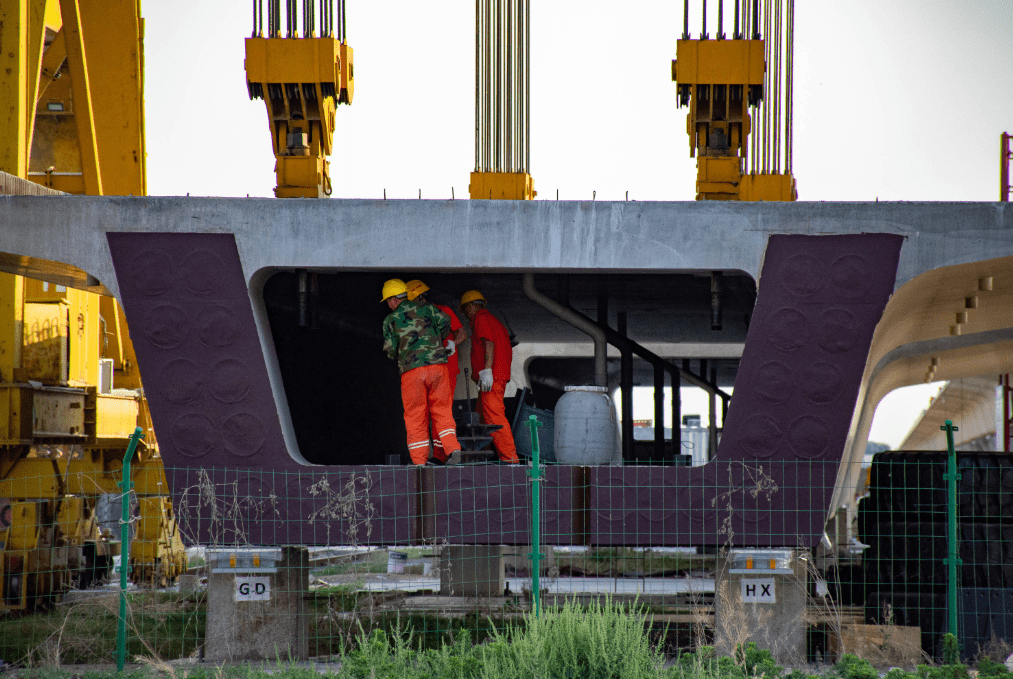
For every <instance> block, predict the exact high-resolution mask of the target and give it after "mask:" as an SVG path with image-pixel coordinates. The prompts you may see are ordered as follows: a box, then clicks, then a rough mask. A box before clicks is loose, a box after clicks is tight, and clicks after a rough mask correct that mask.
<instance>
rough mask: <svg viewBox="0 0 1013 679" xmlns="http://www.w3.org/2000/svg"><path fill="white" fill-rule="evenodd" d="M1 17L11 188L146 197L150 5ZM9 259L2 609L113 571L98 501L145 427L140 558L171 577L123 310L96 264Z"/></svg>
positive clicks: (136, 558)
mask: <svg viewBox="0 0 1013 679" xmlns="http://www.w3.org/2000/svg"><path fill="white" fill-rule="evenodd" d="M0 27H2V29H0V72H5V73H6V74H7V75H6V76H5V77H3V78H0V172H2V173H6V175H5V177H4V179H5V180H4V181H3V182H2V184H3V186H5V187H7V191H8V192H9V193H55V192H63V193H69V194H85V195H144V194H145V193H146V184H145V151H144V108H143V107H144V93H143V67H144V53H143V33H144V23H143V19H142V18H141V13H140V4H139V2H138V1H137V0H4V2H3V3H0ZM35 185H41V187H45V188H38V187H36V186H35ZM0 259H2V260H3V265H4V272H2V273H0V610H7V609H25V608H30V607H32V606H33V605H35V604H36V603H37V602H44V601H46V600H49V599H51V598H52V597H53V596H54V595H58V594H59V593H60V592H62V591H64V590H66V589H67V588H68V587H70V586H72V585H74V584H77V585H79V586H84V585H87V584H88V583H89V582H90V581H92V580H94V579H95V578H101V577H102V576H104V575H105V574H106V573H107V572H108V568H109V567H110V566H111V557H112V556H113V552H114V551H115V550H116V549H117V548H118V545H117V543H115V541H113V540H111V539H110V536H109V535H107V534H103V531H102V529H101V528H100V525H99V521H98V519H99V518H100V517H99V516H98V510H99V508H100V505H101V502H102V498H103V497H105V498H109V497H111V496H112V495H113V494H116V493H118V492H119V489H118V488H117V485H116V483H117V481H119V480H120V478H119V477H120V472H121V470H122V458H123V455H124V453H125V450H126V447H127V441H128V438H129V436H130V434H131V433H132V432H133V431H134V428H135V427H136V426H141V427H142V428H143V429H144V430H145V432H146V436H145V444H144V445H143V446H142V447H141V448H140V449H139V450H138V452H137V459H136V461H135V462H134V466H133V469H134V472H133V476H134V482H135V486H136V492H137V496H138V505H139V509H138V512H139V520H138V524H137V531H136V538H135V541H134V542H133V544H132V546H131V553H130V555H129V556H130V567H131V570H132V572H133V578H134V580H135V581H137V582H140V581H155V580H157V581H159V582H166V581H168V580H171V579H172V578H174V577H175V576H176V575H177V574H178V573H179V572H181V570H182V569H183V568H185V561H186V556H185V553H184V551H183V545H182V542H181V541H180V538H179V532H178V529H177V525H176V522H175V520H174V518H173V514H172V505H171V503H170V501H169V499H168V498H167V497H166V496H165V495H164V493H165V492H166V490H167V488H168V485H167V484H166V483H165V474H164V470H163V469H162V464H161V458H160V457H159V456H158V448H157V444H156V441H155V435H154V432H153V431H152V427H151V420H150V417H149V415H148V409H147V402H146V400H145V399H144V398H143V396H142V392H141V382H140V375H139V372H138V368H137V364H136V359H135V357H134V351H133V345H132V344H131V341H130V336H129V333H128V331H127V326H126V318H125V316H124V314H123V311H122V309H121V308H120V307H119V305H118V303H117V302H116V300H115V299H114V298H112V297H109V296H107V295H102V294H99V293H101V292H103V288H102V286H101V284H100V283H99V282H98V281H94V280H93V279H92V280H89V277H87V276H86V275H84V272H81V273H82V276H81V278H80V280H70V279H66V280H64V279H63V278H61V276H58V275H56V274H54V276H53V278H52V279H51V280H50V281H40V280H34V279H29V278H25V277H23V276H19V275H16V271H17V260H16V258H13V257H10V256H7V257H2V256H0ZM75 286H76V287H75Z"/></svg>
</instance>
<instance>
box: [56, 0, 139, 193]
mask: <svg viewBox="0 0 1013 679" xmlns="http://www.w3.org/2000/svg"><path fill="white" fill-rule="evenodd" d="M64 1H66V0H64ZM79 6H80V10H81V26H82V30H83V32H84V42H85V44H86V45H87V51H88V86H89V88H90V93H91V110H92V112H93V119H94V123H93V124H94V128H95V139H96V148H97V149H98V156H99V158H100V159H101V161H102V168H101V169H102V193H103V194H105V195H107V196H143V195H146V194H147V192H148V191H147V183H146V180H145V145H144V71H143V68H144V63H143V59H144V45H143V40H144V36H143V28H144V23H143V20H142V19H141V9H140V2H139V0H79ZM71 75H72V76H73V75H74V74H73V73H72V74H71ZM74 85H75V87H74V105H75V108H76V107H77V89H78V88H77V80H76V76H75V79H74ZM82 148H83V147H82ZM86 192H87V193H89V194H90V193H91V192H90V191H86Z"/></svg>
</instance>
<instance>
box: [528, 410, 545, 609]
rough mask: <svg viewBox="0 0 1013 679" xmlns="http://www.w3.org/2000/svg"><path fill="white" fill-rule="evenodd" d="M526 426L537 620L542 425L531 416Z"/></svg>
mask: <svg viewBox="0 0 1013 679" xmlns="http://www.w3.org/2000/svg"><path fill="white" fill-rule="evenodd" d="M528 426H530V427H531V471H530V472H528V476H530V477H531V554H529V555H528V556H530V557H531V596H532V597H534V605H535V617H536V618H537V617H538V614H539V608H540V605H539V597H540V596H541V584H540V583H539V575H540V574H541V570H542V569H541V562H542V546H541V544H540V543H541V539H542V536H541V525H542V522H541V510H542V498H541V493H540V486H541V482H542V468H541V466H540V465H539V459H538V456H539V449H538V428H539V427H540V426H542V423H541V422H539V421H538V417H537V416H536V415H532V416H531V417H529V418H528Z"/></svg>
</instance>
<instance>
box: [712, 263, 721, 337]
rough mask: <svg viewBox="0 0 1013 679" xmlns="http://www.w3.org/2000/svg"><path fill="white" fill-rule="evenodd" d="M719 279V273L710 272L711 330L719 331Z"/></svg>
mask: <svg viewBox="0 0 1013 679" xmlns="http://www.w3.org/2000/svg"><path fill="white" fill-rule="evenodd" d="M721 279H722V274H721V272H720V271H712V272H711V330H721V327H722V323H721V320H722V319H721Z"/></svg>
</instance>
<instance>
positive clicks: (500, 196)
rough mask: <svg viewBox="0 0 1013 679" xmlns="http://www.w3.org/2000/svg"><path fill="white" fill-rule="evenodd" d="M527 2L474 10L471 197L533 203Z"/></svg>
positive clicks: (491, 0) (484, 4) (499, 1)
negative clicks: (473, 116)
mask: <svg viewBox="0 0 1013 679" xmlns="http://www.w3.org/2000/svg"><path fill="white" fill-rule="evenodd" d="M530 35H531V22H530V6H529V1H528V0H478V2H477V3H476V9H475V171H474V172H472V173H471V183H470V184H469V186H468V189H469V193H470V194H471V198H472V199H487V200H488V199H490V198H491V199H496V200H532V199H534V197H535V196H536V195H537V192H536V191H535V182H534V179H532V177H531V141H530V135H529V134H528V130H529V127H530V120H531V105H530V101H529V100H530V96H529V95H530V92H531V86H530V77H529V75H530V70H531V69H530V63H531V57H530V55H531V49H530V46H531V39H530Z"/></svg>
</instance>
